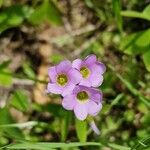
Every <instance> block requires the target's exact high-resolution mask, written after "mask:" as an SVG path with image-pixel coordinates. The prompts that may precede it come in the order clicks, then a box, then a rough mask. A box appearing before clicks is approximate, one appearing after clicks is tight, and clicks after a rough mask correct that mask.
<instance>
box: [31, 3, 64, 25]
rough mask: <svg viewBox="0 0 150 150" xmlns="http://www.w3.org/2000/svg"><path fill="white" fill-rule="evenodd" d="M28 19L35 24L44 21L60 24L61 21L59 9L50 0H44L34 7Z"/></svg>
mask: <svg viewBox="0 0 150 150" xmlns="http://www.w3.org/2000/svg"><path fill="white" fill-rule="evenodd" d="M29 21H30V22H31V23H32V24H35V25H36V24H40V23H42V22H44V21H48V22H49V23H50V24H54V25H60V24H61V23H62V19H61V14H60V11H59V10H58V9H57V7H56V6H55V4H54V3H53V2H52V1H51V0H44V1H43V3H42V4H41V5H40V6H38V7H37V8H36V9H35V11H34V13H33V14H32V15H31V17H30V18H29Z"/></svg>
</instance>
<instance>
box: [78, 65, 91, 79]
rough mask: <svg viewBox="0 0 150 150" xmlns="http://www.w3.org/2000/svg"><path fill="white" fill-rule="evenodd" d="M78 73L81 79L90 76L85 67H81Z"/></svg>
mask: <svg viewBox="0 0 150 150" xmlns="http://www.w3.org/2000/svg"><path fill="white" fill-rule="evenodd" d="M80 73H81V74H82V77H83V78H87V77H88V76H89V75H90V70H89V69H88V68H87V67H81V68H80Z"/></svg>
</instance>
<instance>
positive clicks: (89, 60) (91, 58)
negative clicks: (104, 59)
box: [84, 54, 96, 65]
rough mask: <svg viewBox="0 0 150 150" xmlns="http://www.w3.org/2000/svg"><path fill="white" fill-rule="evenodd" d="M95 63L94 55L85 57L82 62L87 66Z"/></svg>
mask: <svg viewBox="0 0 150 150" xmlns="http://www.w3.org/2000/svg"><path fill="white" fill-rule="evenodd" d="M95 62H96V56H95V55H94V54H91V55H89V56H87V57H86V58H85V60H84V63H85V64H87V65H91V64H93V63H95Z"/></svg>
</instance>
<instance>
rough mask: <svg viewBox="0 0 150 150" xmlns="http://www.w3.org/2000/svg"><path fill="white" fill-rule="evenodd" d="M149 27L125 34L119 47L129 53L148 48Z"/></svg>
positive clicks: (149, 42)
mask: <svg viewBox="0 0 150 150" xmlns="http://www.w3.org/2000/svg"><path fill="white" fill-rule="evenodd" d="M148 39H150V29H147V30H144V31H140V32H137V33H133V34H130V35H127V36H125V37H124V38H123V39H122V40H121V44H120V49H121V50H122V51H123V52H124V53H126V54H129V55H136V54H141V53H144V52H146V51H147V50H150V40H148Z"/></svg>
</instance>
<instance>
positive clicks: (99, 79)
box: [89, 72, 104, 87]
mask: <svg viewBox="0 0 150 150" xmlns="http://www.w3.org/2000/svg"><path fill="white" fill-rule="evenodd" d="M89 80H90V81H91V85H92V87H98V86H100V85H101V84H102V83H103V80H104V78H103V76H102V75H101V74H97V73H94V72H93V73H92V74H91V76H90V79H89Z"/></svg>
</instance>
